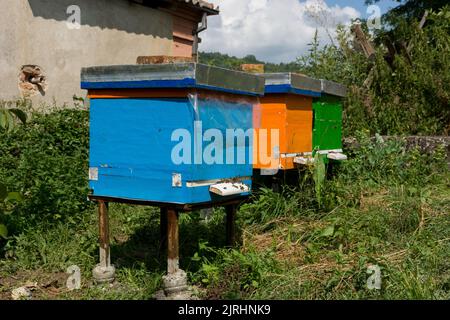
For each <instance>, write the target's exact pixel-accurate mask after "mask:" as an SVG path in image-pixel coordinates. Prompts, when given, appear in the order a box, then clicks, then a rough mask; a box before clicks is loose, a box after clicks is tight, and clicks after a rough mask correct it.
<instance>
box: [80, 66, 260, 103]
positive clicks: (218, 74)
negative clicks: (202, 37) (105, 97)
mask: <svg viewBox="0 0 450 320" xmlns="http://www.w3.org/2000/svg"><path fill="white" fill-rule="evenodd" d="M81 88H82V89H88V90H95V89H156V88H199V89H209V90H216V91H222V92H229V93H237V94H243V95H254V96H262V95H263V94H264V77H262V76H258V75H256V74H251V73H245V72H240V71H234V70H227V69H223V68H218V67H212V66H207V65H204V64H200V63H169V64H147V65H121V66H98V67H89V68H82V70H81Z"/></svg>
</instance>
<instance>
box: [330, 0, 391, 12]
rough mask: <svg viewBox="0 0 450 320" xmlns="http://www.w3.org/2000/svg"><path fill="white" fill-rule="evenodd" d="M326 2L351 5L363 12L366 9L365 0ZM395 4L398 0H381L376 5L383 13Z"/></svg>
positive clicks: (331, 0)
mask: <svg viewBox="0 0 450 320" xmlns="http://www.w3.org/2000/svg"><path fill="white" fill-rule="evenodd" d="M326 2H327V3H328V4H329V5H336V4H340V5H346V6H351V7H354V8H356V9H358V10H359V11H360V12H364V11H365V10H367V6H366V5H365V1H364V0H341V1H338V0H326ZM397 4H398V2H396V1H392V0H381V1H380V2H378V3H377V4H376V5H378V6H379V7H380V8H381V11H382V13H385V12H386V11H388V10H389V9H390V8H393V7H395V6H396V5H397Z"/></svg>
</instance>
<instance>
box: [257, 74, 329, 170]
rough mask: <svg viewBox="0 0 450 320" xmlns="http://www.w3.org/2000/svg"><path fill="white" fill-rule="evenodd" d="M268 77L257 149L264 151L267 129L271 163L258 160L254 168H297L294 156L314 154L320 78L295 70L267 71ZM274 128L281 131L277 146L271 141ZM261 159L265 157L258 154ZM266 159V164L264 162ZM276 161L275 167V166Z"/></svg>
mask: <svg viewBox="0 0 450 320" xmlns="http://www.w3.org/2000/svg"><path fill="white" fill-rule="evenodd" d="M264 76H265V84H266V85H265V96H264V97H263V98H262V99H261V103H260V106H259V108H260V110H259V111H258V113H259V119H258V122H259V123H257V124H255V127H257V132H258V138H257V139H255V143H258V146H255V150H259V151H258V152H259V153H261V152H263V153H264V150H263V149H264V148H258V147H260V144H261V141H264V139H261V132H262V130H266V132H267V145H268V146H270V147H269V149H270V150H269V152H268V153H270V158H271V160H272V161H271V163H270V164H267V161H257V162H256V163H255V165H254V168H255V169H260V170H269V169H281V170H289V169H293V168H295V164H294V159H295V158H296V157H297V156H301V155H304V154H312V150H313V146H312V140H313V139H312V126H313V98H315V97H320V95H321V82H320V80H316V79H312V78H309V77H306V76H304V75H300V74H294V73H272V74H270V73H267V74H264ZM271 130H278V132H279V139H274V141H276V140H279V144H278V145H274V142H272V140H271V139H272V134H271V132H272V131H271ZM258 156H259V157H258V159H262V158H263V157H264V155H263V154H259V155H258ZM264 162H265V163H264ZM274 164H276V166H275V165H274Z"/></svg>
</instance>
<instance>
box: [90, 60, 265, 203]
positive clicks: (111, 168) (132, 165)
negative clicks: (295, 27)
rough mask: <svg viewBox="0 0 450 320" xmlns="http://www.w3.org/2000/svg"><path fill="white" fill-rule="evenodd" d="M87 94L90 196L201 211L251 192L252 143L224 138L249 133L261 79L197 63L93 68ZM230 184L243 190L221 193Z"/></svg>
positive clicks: (250, 137)
mask: <svg viewBox="0 0 450 320" xmlns="http://www.w3.org/2000/svg"><path fill="white" fill-rule="evenodd" d="M82 88H83V89H88V90H89V97H90V169H89V176H90V177H89V179H90V187H91V189H92V195H93V196H97V197H107V198H113V199H127V200H137V201H148V202H156V203H175V204H198V203H207V202H216V201H223V200H227V199H229V198H230V199H231V198H233V197H237V196H243V195H247V194H248V193H249V192H250V190H251V176H252V163H251V157H252V138H253V137H252V136H251V135H249V136H247V139H245V140H242V139H233V141H229V140H227V139H226V137H227V129H232V130H234V129H241V130H242V131H246V132H247V133H250V132H251V130H249V131H247V130H248V129H251V128H252V123H253V106H254V105H255V104H256V103H257V102H258V96H259V95H262V94H263V92H264V79H263V78H262V77H259V76H256V75H251V74H246V73H242V72H235V71H230V70H225V69H221V68H214V67H209V66H205V65H201V64H195V63H184V64H161V65H132V66H109V67H92V68H85V69H83V70H82ZM209 129H213V130H209ZM208 132H209V134H208ZM219 133H220V134H221V135H222V137H223V141H222V142H223V143H222V147H220V148H217V146H220V141H217V140H218V139H219V138H220V137H218V134H219ZM205 134H206V135H205ZM199 139H200V140H199ZM219 140H220V139H219ZM231 142H233V143H231ZM212 143H214V144H212ZM214 146H216V148H214ZM243 154H245V162H244V163H243V162H242V155H243ZM203 155H212V159H211V157H209V158H208V157H207V156H206V157H205V156H203ZM240 156H241V159H239V157H240ZM220 159H223V160H222V161H220ZM231 159H233V160H232V161H230V160H231ZM212 160H214V161H212ZM227 160H228V161H227ZM226 184H227V185H226ZM230 184H233V185H232V187H233V188H235V189H236V190H237V189H239V191H236V190H234V191H233V192H226V190H225V192H223V191H224V190H223V189H221V188H225V189H226V188H227V187H230ZM224 185H225V187H224ZM215 187H217V188H215ZM219 194H222V196H220V195H219Z"/></svg>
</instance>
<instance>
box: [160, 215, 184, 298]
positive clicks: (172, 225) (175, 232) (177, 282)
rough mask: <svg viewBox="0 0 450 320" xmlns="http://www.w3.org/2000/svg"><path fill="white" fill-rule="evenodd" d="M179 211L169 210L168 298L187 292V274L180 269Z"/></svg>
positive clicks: (165, 289)
mask: <svg viewBox="0 0 450 320" xmlns="http://www.w3.org/2000/svg"><path fill="white" fill-rule="evenodd" d="M178 216H179V214H178V211H177V210H176V209H172V208H169V209H167V275H166V276H165V277H164V292H165V294H166V295H167V296H171V295H176V294H180V293H182V292H185V291H186V290H187V289H188V287H187V275H186V272H184V271H183V270H181V269H180V250H179V229H178Z"/></svg>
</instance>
